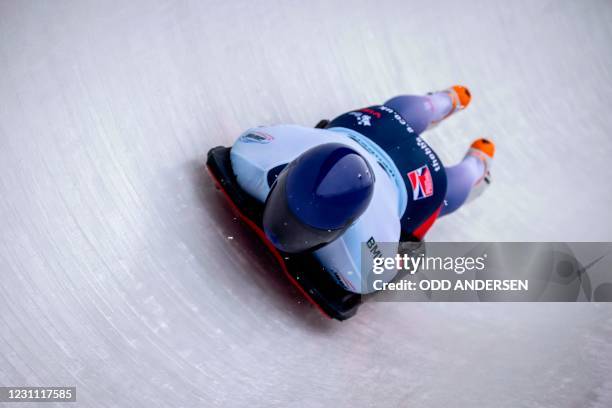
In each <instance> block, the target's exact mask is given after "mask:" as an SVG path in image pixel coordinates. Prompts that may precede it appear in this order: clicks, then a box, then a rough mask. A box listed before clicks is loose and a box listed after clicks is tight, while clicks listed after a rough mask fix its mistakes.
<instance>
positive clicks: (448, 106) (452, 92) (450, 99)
mask: <svg viewBox="0 0 612 408" xmlns="http://www.w3.org/2000/svg"><path fill="white" fill-rule="evenodd" d="M427 95H428V96H429V101H430V103H431V104H432V107H433V111H434V112H435V115H434V118H433V120H432V122H431V125H430V126H431V127H433V126H435V125H437V124H438V123H440V122H442V121H443V120H444V119H446V118H448V117H449V116H450V115H452V114H453V113H455V112H458V111H460V110H463V109H465V108H466V107H467V106H468V105H469V104H470V101H471V100H472V95H471V94H470V91H469V90H468V89H467V88H466V87H464V86H461V85H454V86H451V87H450V88H448V89H445V90H443V91H438V92H431V93H429V94H427Z"/></svg>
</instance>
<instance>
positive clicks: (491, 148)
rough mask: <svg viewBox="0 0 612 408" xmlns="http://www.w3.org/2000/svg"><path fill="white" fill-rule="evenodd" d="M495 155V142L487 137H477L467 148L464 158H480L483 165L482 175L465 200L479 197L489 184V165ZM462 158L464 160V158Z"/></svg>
mask: <svg viewBox="0 0 612 408" xmlns="http://www.w3.org/2000/svg"><path fill="white" fill-rule="evenodd" d="M493 156H495V143H493V142H492V141H491V140H489V139H484V138H483V139H477V140H475V141H474V142H473V143H472V145H471V146H470V148H469V149H468V151H467V153H466V155H465V159H467V158H470V157H473V158H475V159H477V160H480V161H481V162H482V165H483V172H482V177H480V178H479V179H478V180H476V182H475V183H474V186H473V187H472V190H471V191H470V195H469V196H468V198H467V202H469V201H472V200H473V199H475V198H476V197H479V196H480V195H481V194H482V193H483V192H484V190H485V189H486V188H487V187H488V186H489V185H490V184H491V165H492V164H493ZM465 159H464V160H465Z"/></svg>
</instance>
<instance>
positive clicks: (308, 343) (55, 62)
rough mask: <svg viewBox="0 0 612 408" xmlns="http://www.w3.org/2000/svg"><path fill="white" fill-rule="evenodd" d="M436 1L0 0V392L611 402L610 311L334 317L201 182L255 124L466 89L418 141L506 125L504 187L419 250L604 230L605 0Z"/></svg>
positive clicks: (440, 310)
mask: <svg viewBox="0 0 612 408" xmlns="http://www.w3.org/2000/svg"><path fill="white" fill-rule="evenodd" d="M432 3H433V2H428V1H419V2H408V1H395V2H390V1H369V2H356V1H351V2H341V1H332V2H330V1H303V2H293V1H278V2H271V1H266V2H254V1H228V2H210V3H207V2H202V1H155V2H154V1H134V0H133V1H105V2H99V1H98V2H96V1H73V2H66V1H54V2H43V1H38V2H31V3H27V2H25V1H17V0H14V1H2V2H0V272H1V277H2V280H1V282H0V385H76V386H77V388H78V400H79V402H78V403H77V404H74V406H79V407H116V406H125V407H169V406H172V407H195V406H261V407H269V406H283V407H284V406H313V407H327V406H339V407H342V406H347V407H348V406H350V407H354V406H358V407H361V406H363V407H365V406H394V407H400V406H401V407H404V406H406V407H408V406H409V407H481V406H482V407H509V408H510V407H512V408H516V407H533V408H535V407H610V406H612V382H611V380H610V379H611V378H612V313H611V312H612V309H611V308H610V307H608V306H607V305H583V304H581V305H578V304H516V305H510V304H380V303H367V304H365V305H364V306H363V307H362V308H361V309H360V311H359V314H358V315H357V316H356V317H355V318H354V319H352V320H350V321H347V322H345V323H338V322H335V321H328V320H326V319H325V318H323V317H321V316H320V315H319V314H318V313H317V312H316V311H315V310H314V309H313V308H312V307H311V306H310V305H308V304H307V303H306V302H304V300H303V299H302V298H301V297H300V296H299V295H298V293H297V292H296V290H295V289H293V288H292V287H291V285H290V284H289V283H288V282H287V281H286V280H285V279H284V278H283V277H282V276H281V275H280V271H279V270H278V269H277V268H276V267H275V266H274V263H273V261H272V260H271V259H270V258H269V257H267V256H264V255H261V254H262V253H263V250H262V247H261V246H260V245H256V244H253V243H252V241H253V236H252V235H250V234H249V233H247V232H245V229H244V228H243V227H242V226H241V225H240V224H239V223H238V222H236V221H235V220H234V219H233V216H232V214H231V212H230V211H228V210H227V209H226V208H225V207H224V204H223V200H222V199H221V197H220V195H219V194H218V193H216V192H215V190H214V188H213V186H212V184H211V182H210V180H209V179H208V177H207V176H206V175H205V174H204V172H203V157H204V154H205V153H206V151H207V150H208V149H209V148H211V147H213V146H215V145H219V144H225V145H228V144H230V143H231V142H232V141H233V139H234V138H235V137H236V136H237V135H238V134H239V132H240V131H241V130H243V129H245V128H247V127H250V126H253V125H257V124H270V123H298V124H304V125H314V124H315V123H316V122H317V121H318V120H319V119H321V118H329V117H332V116H334V115H335V114H338V113H341V112H343V111H346V110H349V109H351V108H356V107H361V106H365V105H368V104H373V103H378V102H382V101H383V100H384V99H385V98H388V97H390V96H393V95H396V94H400V93H410V92H413V93H422V92H426V91H429V90H437V89H441V88H445V87H447V86H449V85H451V84H453V83H461V84H465V85H468V86H469V87H470V89H471V90H472V93H473V95H474V99H473V104H472V105H471V106H470V107H469V108H468V110H467V111H466V112H464V113H461V114H459V115H457V116H456V117H454V118H451V119H450V120H448V121H447V122H446V123H443V124H442V125H441V126H439V127H438V128H437V129H435V130H434V131H432V132H430V133H429V134H427V140H428V141H429V142H430V143H431V144H432V145H433V146H434V147H436V148H437V150H438V151H439V153H440V154H441V156H442V158H443V159H444V160H445V162H446V163H452V162H454V161H456V160H459V159H460V158H461V157H462V155H463V154H464V152H465V149H466V148H467V145H468V143H469V142H470V141H471V140H472V139H474V138H476V137H480V136H488V137H492V138H493V139H494V140H495V141H496V143H497V146H498V156H497V158H496V162H495V168H494V174H493V175H494V184H493V186H492V188H491V189H490V191H488V192H487V193H486V194H485V195H484V196H483V197H482V198H481V199H480V200H479V201H478V202H475V203H474V204H473V205H471V206H470V207H469V208H464V209H462V210H461V211H460V212H459V213H457V214H455V215H453V216H452V217H449V218H447V219H444V220H441V221H440V222H439V223H438V224H437V225H436V226H435V228H434V229H433V231H432V233H431V234H430V239H431V240H534V241H539V240H559V241H564V240H580V241H588V240H606V241H609V240H612V222H611V217H610V208H611V206H612V193H611V192H610V181H609V178H610V175H611V171H610V165H609V162H608V160H609V158H610V157H611V155H612V119H611V115H610V103H611V101H612V68H611V67H612V52H611V48H610V46H611V44H612V3H610V2H609V1H597V0H594V1H573V2H572V1H554V2H548V1H535V2H534V1H512V2H509V1H497V2H494V1H481V2H467V3H466V2H463V1H447V2H435V4H432ZM45 406H49V405H45ZM71 406H73V405H71Z"/></svg>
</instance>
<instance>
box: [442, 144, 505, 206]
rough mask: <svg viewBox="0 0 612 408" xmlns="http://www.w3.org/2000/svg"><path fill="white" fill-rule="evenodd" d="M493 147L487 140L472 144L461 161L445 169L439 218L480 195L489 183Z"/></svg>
mask: <svg viewBox="0 0 612 408" xmlns="http://www.w3.org/2000/svg"><path fill="white" fill-rule="evenodd" d="M494 153H495V145H494V144H493V142H491V141H489V140H487V139H479V140H477V141H475V142H474V143H472V146H471V147H470V149H469V150H468V152H467V154H466V155H465V157H464V158H463V160H462V161H461V162H460V163H459V164H457V165H455V166H451V167H447V168H446V177H447V187H446V197H445V198H444V206H443V207H442V210H441V211H440V216H443V215H446V214H450V213H452V212H454V211H456V210H457V209H458V208H459V207H461V206H462V205H463V204H464V203H466V202H467V201H471V200H472V199H474V198H476V197H477V196H478V195H480V194H481V193H482V191H483V190H484V189H485V188H486V186H487V185H488V184H489V182H490V178H489V176H490V173H489V171H490V167H491V163H492V160H493V155H494Z"/></svg>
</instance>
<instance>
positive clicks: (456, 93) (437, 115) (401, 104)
mask: <svg viewBox="0 0 612 408" xmlns="http://www.w3.org/2000/svg"><path fill="white" fill-rule="evenodd" d="M470 99H471V96H470V92H469V91H468V90H467V88H465V87H462V86H453V87H451V88H449V89H447V90H444V91H440V92H431V93H429V94H427V95H423V96H421V95H400V96H396V97H395V98H391V99H389V100H388V101H387V102H385V103H384V105H385V106H388V107H390V108H391V109H393V110H394V111H396V112H397V113H399V114H400V115H402V117H403V118H404V119H405V120H406V121H407V122H408V123H409V124H410V126H411V127H412V128H413V129H414V131H415V132H416V133H417V134H420V133H421V132H423V131H424V130H425V129H427V128H428V127H429V126H431V125H435V124H436V123H438V122H440V121H441V120H443V119H444V118H446V117H448V116H449V115H451V114H452V113H454V112H456V111H458V110H461V109H464V108H465V107H466V106H467V105H468V104H469V103H470Z"/></svg>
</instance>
